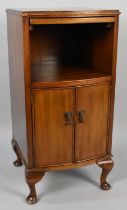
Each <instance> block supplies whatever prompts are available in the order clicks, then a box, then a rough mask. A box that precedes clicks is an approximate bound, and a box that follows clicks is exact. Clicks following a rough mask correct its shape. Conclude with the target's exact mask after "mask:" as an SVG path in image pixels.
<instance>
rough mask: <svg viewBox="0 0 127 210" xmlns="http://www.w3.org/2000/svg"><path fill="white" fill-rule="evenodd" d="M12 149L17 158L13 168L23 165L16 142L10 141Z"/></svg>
mask: <svg viewBox="0 0 127 210" xmlns="http://www.w3.org/2000/svg"><path fill="white" fill-rule="evenodd" d="M12 148H13V150H14V152H15V154H16V156H17V160H16V161H14V162H13V164H14V166H16V167H19V166H22V165H23V162H22V158H21V156H20V153H19V150H18V148H17V144H16V141H15V140H14V139H12Z"/></svg>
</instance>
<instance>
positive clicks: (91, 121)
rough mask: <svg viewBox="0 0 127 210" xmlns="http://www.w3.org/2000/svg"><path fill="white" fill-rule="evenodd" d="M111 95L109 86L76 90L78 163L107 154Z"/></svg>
mask: <svg viewBox="0 0 127 210" xmlns="http://www.w3.org/2000/svg"><path fill="white" fill-rule="evenodd" d="M109 94H110V85H109V84H100V85H93V86H86V87H79V88H77V89H76V110H77V111H78V112H77V120H76V125H75V126H76V129H75V135H76V136H75V160H76V161H80V160H85V159H89V158H95V157H98V156H103V155H105V154H106V152H107V140H108V118H109V106H110V97H109Z"/></svg>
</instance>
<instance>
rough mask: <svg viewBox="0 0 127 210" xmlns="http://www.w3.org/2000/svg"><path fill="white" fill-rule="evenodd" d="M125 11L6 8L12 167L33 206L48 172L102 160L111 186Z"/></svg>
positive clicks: (103, 185) (103, 180)
mask: <svg viewBox="0 0 127 210" xmlns="http://www.w3.org/2000/svg"><path fill="white" fill-rule="evenodd" d="M119 14H120V12H119V11H118V10H82V11H69V10H68V11H57V10H56V11H46V10H43V11H31V10H28V11H24V10H18V11H17V10H10V9H8V10H7V25H8V49H9V69H10V89H11V110H12V128H13V138H12V146H13V149H14V151H15V153H16V155H17V160H16V161H15V162H14V165H15V166H21V165H22V164H23V163H24V165H25V178H26V183H27V184H28V186H29V189H30V194H29V196H28V197H27V202H28V203H30V204H32V203H35V202H36V201H37V196H36V190H35V184H36V183H37V182H38V181H39V180H41V178H42V177H43V175H44V173H45V172H46V171H50V170H63V169H70V168H76V167H81V166H86V165H89V164H93V163H96V164H97V165H98V166H99V167H101V168H102V174H101V178H100V183H101V188H102V189H103V190H108V189H110V184H109V183H108V182H107V181H106V178H107V175H108V173H109V172H110V170H111V169H112V167H113V161H112V159H111V158H112V154H111V145H112V127H113V109H114V95H115V78H116V57H117V37H118V19H119Z"/></svg>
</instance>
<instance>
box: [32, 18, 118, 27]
mask: <svg viewBox="0 0 127 210" xmlns="http://www.w3.org/2000/svg"><path fill="white" fill-rule="evenodd" d="M108 22H109V23H112V22H115V18H114V17H107V18H105V17H104V18H103V17H102V18H94V19H93V18H60V19H56V18H48V19H47V18H43V19H41V18H40V19H39V18H38V19H36V18H34V19H30V24H32V25H40V24H46V25H47V24H65V23H66V24H71V23H73V24H75V23H108Z"/></svg>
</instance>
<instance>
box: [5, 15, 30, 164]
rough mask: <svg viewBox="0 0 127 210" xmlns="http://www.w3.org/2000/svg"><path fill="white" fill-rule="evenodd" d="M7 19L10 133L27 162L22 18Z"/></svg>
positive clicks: (12, 16) (12, 17)
mask: <svg viewBox="0 0 127 210" xmlns="http://www.w3.org/2000/svg"><path fill="white" fill-rule="evenodd" d="M7 21H8V48H9V69H10V92H11V112H12V130H13V134H12V135H13V138H14V139H15V140H16V141H17V143H18V145H19V147H20V149H21V151H22V153H23V156H24V158H25V160H26V162H28V155H27V130H26V109H25V79H24V50H23V18H22V17H20V16H14V15H9V16H7Z"/></svg>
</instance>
